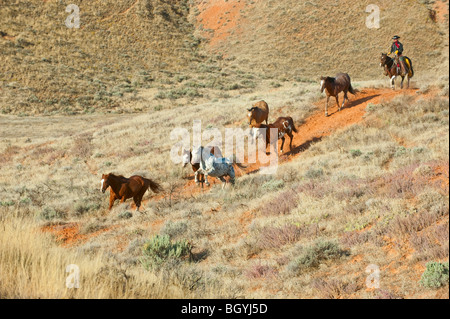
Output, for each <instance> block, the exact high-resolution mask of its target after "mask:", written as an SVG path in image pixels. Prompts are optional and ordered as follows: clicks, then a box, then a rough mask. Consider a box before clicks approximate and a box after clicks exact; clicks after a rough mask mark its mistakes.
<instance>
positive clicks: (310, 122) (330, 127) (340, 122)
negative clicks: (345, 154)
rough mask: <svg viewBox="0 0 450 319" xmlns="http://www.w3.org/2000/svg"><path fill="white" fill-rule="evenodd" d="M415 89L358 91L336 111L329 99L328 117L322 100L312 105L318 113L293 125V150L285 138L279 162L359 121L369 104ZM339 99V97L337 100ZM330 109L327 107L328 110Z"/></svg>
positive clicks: (289, 158)
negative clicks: (296, 131) (283, 152)
mask: <svg viewBox="0 0 450 319" xmlns="http://www.w3.org/2000/svg"><path fill="white" fill-rule="evenodd" d="M415 93H416V90H415V89H409V90H401V91H400V90H396V91H393V90H392V89H387V88H386V89H361V91H360V92H358V93H357V94H356V95H355V96H352V95H350V94H349V99H350V101H349V102H346V104H345V106H344V108H343V109H342V110H341V111H340V112H339V111H338V108H337V106H336V102H335V99H334V98H330V102H329V107H328V114H329V116H328V117H325V111H324V110H325V102H326V99H322V100H320V101H319V102H317V103H316V105H317V106H318V109H319V110H318V111H317V112H316V113H314V114H313V115H312V116H310V117H309V118H307V119H306V120H305V122H304V123H303V124H301V125H296V126H297V130H298V133H296V134H294V140H293V142H292V146H293V149H292V150H291V151H287V150H289V137H287V139H286V142H285V146H284V150H285V152H286V151H287V152H286V153H285V154H283V155H280V158H279V163H280V164H282V163H284V162H287V161H290V160H292V159H294V158H296V157H297V156H298V155H299V154H300V153H301V152H303V151H305V150H307V149H308V148H309V147H310V146H311V145H312V144H313V143H317V142H319V141H320V140H322V138H324V137H326V136H329V135H331V134H332V133H334V132H335V131H337V130H338V129H342V128H344V127H347V126H349V125H352V124H355V123H358V122H361V121H362V120H363V116H364V114H365V112H366V108H367V106H368V105H369V104H380V103H381V102H383V101H386V102H387V101H390V100H392V99H393V98H394V97H395V96H397V95H401V94H408V95H414V94H415ZM342 100H343V96H342V94H341V95H340V96H339V101H340V102H341V101H342ZM330 106H331V107H330ZM280 147H281V143H279V145H278V153H279V154H281V153H280ZM260 167H261V165H260V164H259V163H256V164H253V165H251V166H250V167H249V169H248V170H247V172H246V173H249V172H250V173H253V172H255V171H258V170H259V169H260Z"/></svg>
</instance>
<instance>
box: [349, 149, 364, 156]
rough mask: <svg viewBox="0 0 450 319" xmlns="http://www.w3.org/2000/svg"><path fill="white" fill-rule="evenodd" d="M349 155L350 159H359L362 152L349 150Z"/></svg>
mask: <svg viewBox="0 0 450 319" xmlns="http://www.w3.org/2000/svg"><path fill="white" fill-rule="evenodd" d="M350 155H351V156H352V157H359V156H361V155H362V152H361V151H360V150H350Z"/></svg>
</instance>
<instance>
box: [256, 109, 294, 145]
mask: <svg viewBox="0 0 450 319" xmlns="http://www.w3.org/2000/svg"><path fill="white" fill-rule="evenodd" d="M271 128H274V129H277V130H278V137H277V140H280V139H281V153H283V147H284V140H285V135H287V136H289V138H290V141H289V150H292V139H293V138H294V136H293V135H292V132H295V133H297V132H298V131H297V128H296V127H295V125H294V120H293V119H292V117H290V116H288V117H279V118H277V120H276V121H275V122H273V123H272V124H269V125H265V124H262V123H261V124H253V125H252V129H266V136H265V138H266V147H267V146H268V145H269V144H270V141H271V139H270V129H271ZM257 133H259V132H257ZM255 139H256V136H255Z"/></svg>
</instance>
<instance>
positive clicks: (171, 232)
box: [161, 221, 188, 238]
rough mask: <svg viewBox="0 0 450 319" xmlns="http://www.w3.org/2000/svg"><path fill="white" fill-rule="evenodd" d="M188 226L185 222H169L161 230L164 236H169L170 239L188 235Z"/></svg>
mask: <svg viewBox="0 0 450 319" xmlns="http://www.w3.org/2000/svg"><path fill="white" fill-rule="evenodd" d="M187 229H188V225H187V223H186V222H184V221H179V222H171V221H167V222H166V223H165V224H164V226H163V227H162V229H161V234H162V235H167V236H169V237H170V238H174V237H177V236H180V235H183V234H184V233H186V231H187Z"/></svg>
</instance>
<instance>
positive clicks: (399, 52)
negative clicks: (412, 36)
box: [389, 42, 403, 55]
mask: <svg viewBox="0 0 450 319" xmlns="http://www.w3.org/2000/svg"><path fill="white" fill-rule="evenodd" d="M397 45H398V47H397ZM395 51H398V55H401V54H402V53H403V44H401V43H400V42H397V43H395V42H394V43H392V46H391V49H390V51H389V53H395Z"/></svg>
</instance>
